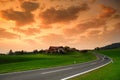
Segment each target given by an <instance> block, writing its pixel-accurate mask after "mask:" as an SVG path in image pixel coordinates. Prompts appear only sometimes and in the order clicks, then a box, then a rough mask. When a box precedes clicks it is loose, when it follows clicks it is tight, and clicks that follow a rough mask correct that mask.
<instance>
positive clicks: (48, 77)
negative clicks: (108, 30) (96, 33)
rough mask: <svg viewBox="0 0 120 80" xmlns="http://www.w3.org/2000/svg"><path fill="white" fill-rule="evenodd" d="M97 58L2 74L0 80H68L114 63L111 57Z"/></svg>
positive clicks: (98, 56)
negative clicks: (54, 66)
mask: <svg viewBox="0 0 120 80" xmlns="http://www.w3.org/2000/svg"><path fill="white" fill-rule="evenodd" d="M96 56H97V60H94V61H89V62H85V63H81V64H74V65H70V66H62V67H56V68H47V69H38V70H30V71H22V72H14V73H6V74H0V80H67V79H69V78H72V77H75V76H78V75H81V74H84V73H87V72H90V71H92V70H95V69H97V68H100V67H102V66H105V65H107V64H109V63H110V62H112V60H111V59H110V58H109V57H106V56H104V55H102V54H96Z"/></svg>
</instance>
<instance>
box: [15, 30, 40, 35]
mask: <svg viewBox="0 0 120 80" xmlns="http://www.w3.org/2000/svg"><path fill="white" fill-rule="evenodd" d="M13 30H14V31H16V32H19V33H22V34H25V35H27V36H30V35H35V34H39V33H40V29H38V28H27V29H20V28H13Z"/></svg>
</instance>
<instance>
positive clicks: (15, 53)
mask: <svg viewBox="0 0 120 80" xmlns="http://www.w3.org/2000/svg"><path fill="white" fill-rule="evenodd" d="M43 52H44V50H39V51H38V50H33V51H31V52H27V51H23V50H21V51H15V52H13V51H12V50H10V51H9V52H8V54H9V55H23V54H40V53H43Z"/></svg>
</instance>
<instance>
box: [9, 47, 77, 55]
mask: <svg viewBox="0 0 120 80" xmlns="http://www.w3.org/2000/svg"><path fill="white" fill-rule="evenodd" d="M73 51H79V50H77V49H75V48H70V47H68V46H65V47H63V46H57V47H56V46H50V47H49V49H47V50H33V51H31V52H27V51H23V50H21V51H15V52H13V51H12V50H10V51H9V53H8V54H9V55H23V54H67V53H69V52H73Z"/></svg>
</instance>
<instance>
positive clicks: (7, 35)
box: [0, 28, 18, 39]
mask: <svg viewBox="0 0 120 80" xmlns="http://www.w3.org/2000/svg"><path fill="white" fill-rule="evenodd" d="M17 37H18V35H16V34H14V33H11V32H8V31H6V30H5V29H3V28H0V39H15V38H17Z"/></svg>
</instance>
